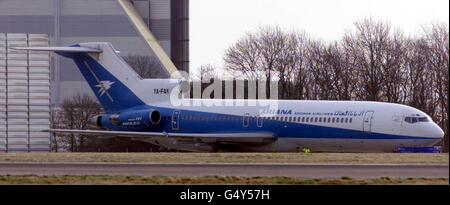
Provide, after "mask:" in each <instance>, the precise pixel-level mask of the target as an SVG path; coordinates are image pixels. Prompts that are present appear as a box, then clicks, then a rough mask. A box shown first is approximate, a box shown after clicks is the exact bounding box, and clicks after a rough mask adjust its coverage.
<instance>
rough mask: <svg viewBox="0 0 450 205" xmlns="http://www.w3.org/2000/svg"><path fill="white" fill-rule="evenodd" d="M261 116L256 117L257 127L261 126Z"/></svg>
mask: <svg viewBox="0 0 450 205" xmlns="http://www.w3.org/2000/svg"><path fill="white" fill-rule="evenodd" d="M263 119H264V118H263V117H261V116H258V117H257V118H256V125H257V126H258V127H262V126H263Z"/></svg>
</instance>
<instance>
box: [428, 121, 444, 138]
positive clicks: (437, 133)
mask: <svg viewBox="0 0 450 205" xmlns="http://www.w3.org/2000/svg"><path fill="white" fill-rule="evenodd" d="M429 137H432V138H439V139H441V138H443V137H444V131H443V130H442V129H441V128H440V127H439V126H438V125H437V124H436V123H433V126H431V128H430V130H429Z"/></svg>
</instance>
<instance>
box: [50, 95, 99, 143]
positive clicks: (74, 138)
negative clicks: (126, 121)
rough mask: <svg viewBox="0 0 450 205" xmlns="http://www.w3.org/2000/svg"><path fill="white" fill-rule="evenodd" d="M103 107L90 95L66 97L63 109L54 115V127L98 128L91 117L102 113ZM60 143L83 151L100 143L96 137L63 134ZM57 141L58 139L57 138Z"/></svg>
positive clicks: (62, 105)
mask: <svg viewBox="0 0 450 205" xmlns="http://www.w3.org/2000/svg"><path fill="white" fill-rule="evenodd" d="M102 111H103V110H102V108H101V106H100V104H99V103H97V101H95V100H94V99H93V98H92V97H90V96H88V95H83V96H81V95H80V94H77V95H75V96H73V97H72V98H70V99H64V100H63V103H62V104H61V109H60V110H59V112H58V111H56V112H55V113H54V114H55V115H56V116H55V117H53V118H54V119H55V121H56V120H57V121H56V122H53V127H54V128H62V129H80V130H84V129H98V127H96V126H95V125H92V124H91V123H90V119H91V118H92V117H94V116H95V115H99V114H100V113H102ZM60 137H61V138H60V139H61V140H60V143H62V144H63V146H65V147H66V149H67V150H69V151H71V152H78V151H83V150H85V149H86V148H87V147H89V146H90V145H92V144H98V142H97V141H96V140H97V139H96V138H91V137H89V138H88V137H86V136H83V135H75V134H69V135H61V136H60ZM55 141H57V140H55Z"/></svg>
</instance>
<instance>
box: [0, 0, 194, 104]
mask: <svg viewBox="0 0 450 205" xmlns="http://www.w3.org/2000/svg"><path fill="white" fill-rule="evenodd" d="M121 1H126V2H129V3H131V5H132V6H133V7H134V9H135V10H136V11H137V13H138V14H139V15H140V17H141V18H142V20H143V21H144V22H145V24H146V25H147V26H148V28H149V30H150V31H151V33H152V34H153V36H154V37H155V38H156V39H157V41H158V42H159V44H160V45H161V47H162V49H163V50H164V51H165V53H166V54H167V55H168V56H169V57H170V58H171V59H172V61H173V63H174V64H175V66H176V67H177V68H178V69H179V70H183V71H186V72H188V71H189V31H188V28H189V23H188V21H189V15H188V10H189V7H188V6H189V0H39V1H36V0H1V1H0V33H30V34H48V35H49V36H50V46H63V45H70V44H74V43H79V42H92V41H108V42H111V43H112V44H113V45H114V47H115V48H116V49H117V50H119V51H120V52H121V53H120V55H121V56H123V57H125V56H129V55H137V56H154V55H155V54H154V53H153V51H152V50H151V49H150V47H149V45H148V44H147V43H146V40H145V37H143V35H142V33H141V32H139V30H138V29H137V28H136V25H135V24H134V23H133V21H132V20H131V19H130V15H129V14H128V13H127V12H126V11H125V10H124V8H123V6H121V4H120V2H121ZM51 56H52V58H51V59H50V60H51V66H50V67H51V103H52V105H53V106H59V105H60V104H61V103H62V101H63V100H64V99H66V98H70V97H72V96H74V95H76V94H77V93H80V94H85V93H86V94H89V95H91V96H92V97H94V94H93V93H92V91H91V89H90V88H89V86H88V84H87V83H86V82H85V81H84V79H83V77H82V75H81V74H80V72H79V71H78V69H77V68H76V65H75V63H73V62H72V61H71V60H70V59H67V58H63V57H59V56H57V55H51ZM158 69H162V68H158ZM162 73H163V75H162V76H159V77H168V76H169V74H167V75H166V72H162Z"/></svg>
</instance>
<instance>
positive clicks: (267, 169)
mask: <svg viewBox="0 0 450 205" xmlns="http://www.w3.org/2000/svg"><path fill="white" fill-rule="evenodd" d="M6 174H10V175H28V174H35V175H141V176H153V175H168V176H206V175H218V176H288V177H301V178H340V177H343V176H348V177H352V178H378V177H395V178H407V177H432V178H438V177H439V178H441V177H444V178H448V177H449V165H421V164H406V165H405V164H401V165H400V164H268V163H264V164H244V163H239V164H230V163H208V164H195V163H72V162H64V163H60V162H45V163H42V162H0V175H6Z"/></svg>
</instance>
